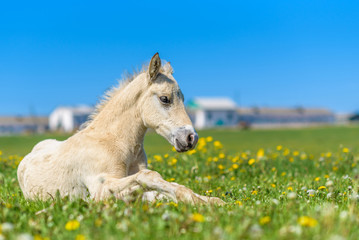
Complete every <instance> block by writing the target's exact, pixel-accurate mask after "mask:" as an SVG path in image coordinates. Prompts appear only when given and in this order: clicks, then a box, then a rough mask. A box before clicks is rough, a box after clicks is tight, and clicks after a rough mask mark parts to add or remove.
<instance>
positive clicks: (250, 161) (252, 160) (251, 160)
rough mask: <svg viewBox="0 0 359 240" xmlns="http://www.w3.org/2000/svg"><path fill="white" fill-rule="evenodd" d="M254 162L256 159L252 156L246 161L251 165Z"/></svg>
mask: <svg viewBox="0 0 359 240" xmlns="http://www.w3.org/2000/svg"><path fill="white" fill-rule="evenodd" d="M255 162H256V160H255V159H254V158H252V159H250V160H249V161H248V164H249V165H253V164H254V163H255Z"/></svg>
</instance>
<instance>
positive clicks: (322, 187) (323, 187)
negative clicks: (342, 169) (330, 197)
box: [318, 186, 327, 190]
mask: <svg viewBox="0 0 359 240" xmlns="http://www.w3.org/2000/svg"><path fill="white" fill-rule="evenodd" d="M321 189H327V188H326V187H325V186H320V187H318V190H321Z"/></svg>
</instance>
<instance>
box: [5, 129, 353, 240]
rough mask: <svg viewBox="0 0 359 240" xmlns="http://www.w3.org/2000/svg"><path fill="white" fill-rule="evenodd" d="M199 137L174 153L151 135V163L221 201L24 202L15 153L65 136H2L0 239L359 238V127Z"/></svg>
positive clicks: (170, 178) (209, 133)
mask: <svg viewBox="0 0 359 240" xmlns="http://www.w3.org/2000/svg"><path fill="white" fill-rule="evenodd" d="M199 135H200V136H201V137H202V138H201V139H200V141H199V144H198V145H197V148H196V150H195V151H190V152H188V153H184V154H178V153H175V152H173V151H171V146H170V145H169V144H168V143H167V142H165V140H163V139H162V138H161V137H159V136H157V135H155V134H153V133H149V134H148V136H147V137H146V140H145V147H146V150H147V152H148V155H149V168H151V169H154V170H156V171H158V172H160V173H161V174H162V176H163V178H164V179H166V180H168V181H175V182H178V183H180V184H183V185H186V186H188V187H190V188H192V189H193V190H194V191H195V192H198V193H200V194H204V195H210V196H217V197H220V198H221V199H223V200H224V201H226V202H227V204H226V205H225V206H189V205H186V204H182V203H175V202H157V203H152V204H150V203H143V202H140V201H136V202H134V203H131V204H125V203H123V202H121V201H118V200H115V199H110V200H108V201H104V202H99V203H95V202H93V201H91V200H88V201H83V200H75V201H70V200H68V199H66V198H65V199H59V198H56V199H54V200H53V201H47V202H41V201H26V200H25V199H24V198H23V196H22V193H21V191H20V189H19V186H18V183H17V179H16V167H17V164H18V163H19V161H21V159H22V157H21V156H23V155H24V154H26V153H27V152H29V151H30V150H31V148H32V147H33V145H34V144H35V143H36V142H38V141H40V140H41V139H45V138H49V137H50V138H56V139H65V138H66V137H68V136H59V135H56V136H54V135H53V136H16V137H1V138H0V150H2V155H1V156H0V239H1V240H2V239H16V238H18V237H23V238H24V239H78V240H80V239H168V238H172V239H357V238H358V237H357V236H359V228H358V227H357V226H358V224H359V208H358V201H359V195H358V186H359V185H358V178H359V171H358V170H359V168H358V161H359V127H331V128H313V129H300V130H256V131H232V130H207V131H202V132H199ZM210 136H211V137H210ZM212 137H213V138H212Z"/></svg>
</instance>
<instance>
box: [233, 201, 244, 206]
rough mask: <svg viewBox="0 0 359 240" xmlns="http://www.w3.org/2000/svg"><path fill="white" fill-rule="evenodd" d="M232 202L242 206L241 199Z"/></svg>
mask: <svg viewBox="0 0 359 240" xmlns="http://www.w3.org/2000/svg"><path fill="white" fill-rule="evenodd" d="M234 204H236V205H238V206H242V205H243V203H242V202H241V201H236V202H235V203H234Z"/></svg>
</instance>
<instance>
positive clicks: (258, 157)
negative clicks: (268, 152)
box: [257, 148, 264, 159]
mask: <svg viewBox="0 0 359 240" xmlns="http://www.w3.org/2000/svg"><path fill="white" fill-rule="evenodd" d="M262 157H264V149H263V148H261V149H259V150H258V152H257V159H261V158H262Z"/></svg>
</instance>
